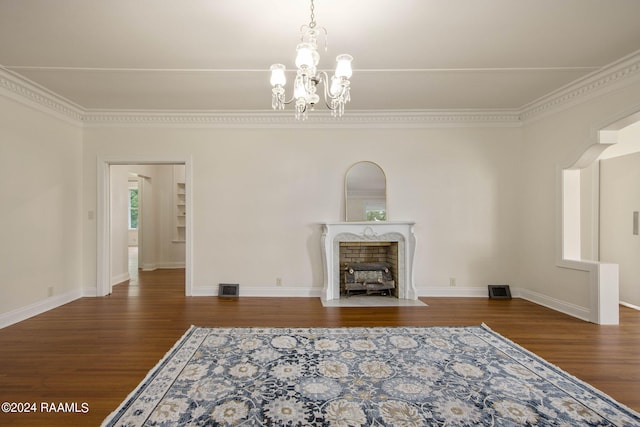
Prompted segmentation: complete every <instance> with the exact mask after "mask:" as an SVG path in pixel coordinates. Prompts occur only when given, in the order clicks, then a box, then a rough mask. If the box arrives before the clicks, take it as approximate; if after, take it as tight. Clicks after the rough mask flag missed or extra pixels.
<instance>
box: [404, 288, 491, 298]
mask: <svg viewBox="0 0 640 427" xmlns="http://www.w3.org/2000/svg"><path fill="white" fill-rule="evenodd" d="M416 290H417V293H418V296H419V297H434V298H435V297H467V298H468V297H477V298H488V297H489V291H488V290H487V287H486V286H485V287H475V286H474V287H461V286H441V287H433V288H431V287H422V288H417V289H416Z"/></svg>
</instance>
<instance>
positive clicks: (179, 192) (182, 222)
mask: <svg viewBox="0 0 640 427" xmlns="http://www.w3.org/2000/svg"><path fill="white" fill-rule="evenodd" d="M176 168H177V166H176V167H174V175H173V179H174V183H175V205H174V206H175V213H174V222H175V232H174V239H173V241H174V242H176V243H180V242H184V241H185V237H186V226H187V224H186V219H187V216H186V215H187V199H186V197H187V188H186V183H185V179H184V170H183V168H184V166H181V169H180V170H178V169H176Z"/></svg>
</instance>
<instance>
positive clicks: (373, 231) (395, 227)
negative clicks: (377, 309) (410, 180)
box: [321, 221, 418, 301]
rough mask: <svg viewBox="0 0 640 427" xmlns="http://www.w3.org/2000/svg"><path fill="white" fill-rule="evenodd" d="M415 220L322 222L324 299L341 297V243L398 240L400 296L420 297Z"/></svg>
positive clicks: (413, 298)
mask: <svg viewBox="0 0 640 427" xmlns="http://www.w3.org/2000/svg"><path fill="white" fill-rule="evenodd" d="M414 225H415V223H414V222H408V221H393V222H391V221H379V222H378V221H373V222H331V223H323V224H322V238H321V242H322V262H323V264H324V288H323V290H322V299H323V300H325V301H330V300H334V299H339V298H340V242H368V241H369V242H398V270H399V271H398V294H397V296H398V298H400V299H410V300H415V299H417V298H418V296H417V292H416V289H415V285H414V283H413V258H414V252H415V248H416V237H415V235H414V234H413V226H414Z"/></svg>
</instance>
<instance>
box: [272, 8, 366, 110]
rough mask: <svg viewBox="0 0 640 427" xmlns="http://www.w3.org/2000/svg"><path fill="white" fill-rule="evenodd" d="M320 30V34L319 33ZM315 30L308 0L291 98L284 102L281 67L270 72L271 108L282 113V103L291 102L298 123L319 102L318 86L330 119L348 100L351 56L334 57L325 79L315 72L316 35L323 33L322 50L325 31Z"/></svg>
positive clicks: (284, 78) (274, 66)
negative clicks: (331, 70) (330, 73)
mask: <svg viewBox="0 0 640 427" xmlns="http://www.w3.org/2000/svg"><path fill="white" fill-rule="evenodd" d="M320 30H321V31H320ZM320 30H319V29H317V28H316V21H315V15H314V5H313V0H311V19H310V21H309V24H308V25H302V26H301V27H300V43H299V44H298V46H297V47H296V52H297V54H296V67H297V68H298V70H297V72H296V78H295V81H294V82H293V96H292V97H291V99H289V100H286V98H285V90H284V86H285V84H286V83H287V78H286V76H285V71H286V68H285V66H284V65H282V64H273V65H272V66H271V68H270V70H271V86H273V89H272V90H271V92H272V101H271V106H272V107H273V109H274V110H284V106H285V105H286V104H290V103H292V102H294V101H295V116H296V119H298V120H305V119H306V118H307V112H308V111H313V109H314V107H315V105H316V104H317V103H318V102H319V101H320V96H319V95H318V90H319V86H321V87H322V90H321V92H322V95H323V97H324V102H325V104H326V106H327V108H329V110H331V115H332V116H333V117H342V115H343V114H344V105H345V104H346V103H347V102H349V100H350V99H351V97H350V94H349V78H350V77H351V74H352V70H351V61H352V60H353V58H352V57H351V55H346V54H343V55H338V57H337V58H336V69H335V72H334V75H333V76H332V77H331V79H329V76H328V75H327V73H326V72H325V71H320V70H318V69H317V66H318V62H319V61H320V55H319V54H318V43H317V40H318V36H319V35H321V33H324V37H325V51H326V49H327V48H326V46H327V43H326V39H327V30H326V29H325V28H323V27H320Z"/></svg>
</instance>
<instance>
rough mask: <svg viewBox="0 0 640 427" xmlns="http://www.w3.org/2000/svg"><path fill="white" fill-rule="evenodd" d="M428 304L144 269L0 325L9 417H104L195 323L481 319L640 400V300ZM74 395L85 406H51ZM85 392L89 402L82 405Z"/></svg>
mask: <svg viewBox="0 0 640 427" xmlns="http://www.w3.org/2000/svg"><path fill="white" fill-rule="evenodd" d="M421 299H422V300H423V301H424V302H426V303H427V304H428V307H377V308H363V307H357V308H323V307H322V304H321V303H320V300H319V298H246V297H241V298H238V299H225V298H217V297H185V296H184V270H179V269H178V270H157V271H153V272H140V273H139V276H138V278H137V281H135V282H132V283H125V284H121V285H118V286H116V287H115V288H114V292H113V294H112V295H110V296H108V297H104V298H82V299H80V300H77V301H74V302H72V303H69V304H66V305H64V306H62V307H59V308H56V309H54V310H51V311H49V312H47V313H44V314H41V315H39V316H36V317H33V318H31V319H28V320H26V321H23V322H20V323H18V324H15V325H12V326H9V327H6V328H4V329H1V330H0V402H5V401H8V402H23V403H27V402H33V403H35V404H36V406H37V408H38V412H36V413H23V414H5V413H0V425H47V426H58V425H59V426H68V425H99V424H100V422H102V420H103V419H104V418H105V417H106V416H107V415H108V414H109V413H110V412H111V411H113V410H114V409H115V408H116V407H117V406H118V405H119V404H120V403H121V401H123V400H124V399H125V398H126V397H127V395H128V394H129V393H130V392H131V391H132V390H133V389H134V388H135V387H136V386H137V385H138V383H139V382H140V381H141V380H142V379H143V378H144V377H145V375H146V374H147V372H148V371H149V370H150V369H151V368H153V367H154V366H155V364H156V363H157V362H158V361H159V360H160V359H161V358H162V357H163V356H164V354H165V353H166V352H167V351H168V350H169V349H170V348H171V346H172V345H173V344H174V343H175V342H176V341H177V340H178V339H179V338H180V337H181V336H182V335H183V334H184V333H185V331H186V330H187V329H188V328H189V327H190V326H191V325H197V326H203V327H232V326H262V327H266V326H273V327H343V326H472V325H479V324H482V323H485V324H487V325H488V326H489V327H490V328H492V329H493V330H495V331H496V332H498V333H500V334H502V335H503V336H505V337H507V338H509V339H511V340H513V341H515V342H516V343H518V344H519V345H521V346H523V347H525V348H526V349H528V350H530V351H532V352H534V353H536V354H538V355H539V356H541V357H543V358H545V359H546V360H548V361H549V362H551V363H553V364H555V365H557V366H559V367H560V368H562V369H564V370H566V371H568V372H569V373H570V374H572V375H574V376H576V377H578V378H579V379H582V380H584V381H586V382H588V383H590V384H591V385H593V386H594V387H596V388H599V389H600V390H602V391H604V392H605V393H607V394H609V395H611V396H612V397H613V398H615V399H617V400H618V401H620V402H621V403H623V404H625V405H627V406H629V407H631V408H633V409H635V410H637V411H640V357H638V354H639V353H640V312H638V311H635V310H632V309H629V308H626V307H621V308H620V315H621V323H620V325H617V326H598V325H594V324H591V323H587V322H583V321H581V320H577V319H575V318H572V317H569V316H566V315H563V314H561V313H558V312H555V311H553V310H550V309H547V308H545V307H541V306H539V305H536V304H533V303H531V302H528V301H525V300H521V299H513V300H489V299H485V298H421ZM60 402H62V403H63V404H64V403H67V404H72V406H73V404H76V405H77V407H78V409H79V412H77V413H76V412H74V413H58V412H48V413H44V412H42V411H41V410H40V409H41V405H45V406H47V407H49V406H50V405H51V404H58V403H60ZM83 403H86V407H88V412H87V413H82V409H83V407H82V404H83Z"/></svg>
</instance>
